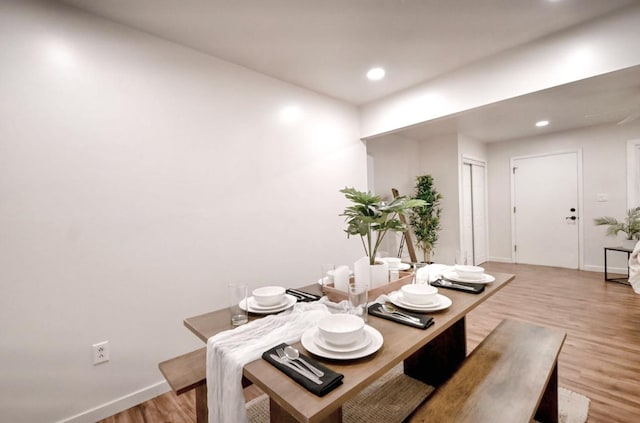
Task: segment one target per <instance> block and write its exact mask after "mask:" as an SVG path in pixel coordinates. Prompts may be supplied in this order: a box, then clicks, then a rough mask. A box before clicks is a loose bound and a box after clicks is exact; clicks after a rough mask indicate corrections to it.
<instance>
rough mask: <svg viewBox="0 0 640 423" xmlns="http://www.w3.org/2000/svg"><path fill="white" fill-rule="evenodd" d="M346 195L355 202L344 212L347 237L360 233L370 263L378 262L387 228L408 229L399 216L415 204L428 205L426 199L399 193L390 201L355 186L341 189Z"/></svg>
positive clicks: (415, 205) (401, 230)
mask: <svg viewBox="0 0 640 423" xmlns="http://www.w3.org/2000/svg"><path fill="white" fill-rule="evenodd" d="M340 192H341V193H343V194H344V195H345V197H346V198H347V199H348V200H349V201H351V202H353V205H351V206H349V207H347V208H346V209H345V210H344V213H342V214H341V215H340V216H345V220H346V222H347V228H346V229H345V232H346V233H347V237H350V236H351V235H359V236H360V239H361V240H362V245H363V247H364V252H365V254H366V255H367V257H369V264H371V265H373V264H375V260H376V253H377V252H378V248H379V247H380V244H381V243H382V240H383V239H384V236H385V235H386V234H387V232H389V231H392V232H404V231H406V230H407V226H406V225H405V224H404V223H402V222H401V221H400V220H399V219H398V217H399V215H400V214H404V213H405V212H406V211H407V210H409V209H412V208H414V207H420V206H424V204H425V202H424V201H422V200H416V199H410V198H407V197H397V198H395V199H394V200H393V201H392V202H391V203H389V204H386V203H385V202H384V201H382V199H381V198H380V197H379V196H377V195H373V194H370V193H368V192H362V191H358V190H356V189H355V188H344V189H341V190H340Z"/></svg>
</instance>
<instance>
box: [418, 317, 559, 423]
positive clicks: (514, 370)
mask: <svg viewBox="0 0 640 423" xmlns="http://www.w3.org/2000/svg"><path fill="white" fill-rule="evenodd" d="M565 337H566V334H565V332H564V331H562V330H558V329H550V328H545V327H541V326H536V325H533V324H530V323H523V322H516V321H513V320H505V321H503V322H502V323H500V324H499V325H498V327H497V328H496V329H495V330H494V331H493V332H491V334H490V335H489V336H487V338H486V339H485V340H484V341H482V343H480V345H478V347H477V348H476V349H475V350H474V351H473V352H472V353H471V354H470V355H469V356H468V357H467V358H466V359H465V360H464V362H463V363H462V364H461V365H460V367H459V368H458V369H457V370H456V372H455V373H454V374H453V376H451V378H450V379H449V380H447V381H446V382H445V383H444V384H443V385H442V386H440V387H439V388H438V389H436V391H435V393H434V394H433V395H432V396H431V397H429V398H428V399H427V401H425V402H424V403H423V404H421V405H420V406H419V407H418V408H417V409H416V410H415V411H414V413H413V414H412V415H411V416H410V418H409V419H408V421H409V422H412V423H419V422H438V423H444V422H472V423H483V422H486V423H500V422H504V423H517V422H523V423H529V422H531V421H533V419H534V416H535V419H537V420H538V421H542V422H549V423H557V421H558V355H559V353H560V349H561V348H562V344H563V343H564V339H565Z"/></svg>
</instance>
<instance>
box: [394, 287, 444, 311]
mask: <svg viewBox="0 0 640 423" xmlns="http://www.w3.org/2000/svg"><path fill="white" fill-rule="evenodd" d="M388 297H389V301H390V302H391V303H392V304H393V305H395V306H397V307H400V308H403V309H406V310H411V311H415V312H418V313H430V312H435V311H441V310H446V309H447V308H449V307H451V304H453V302H452V301H451V299H450V298H449V297H447V296H446V295H442V294H440V293H439V292H438V288H436V287H435V286H432V285H429V284H407V285H403V286H402V288H400V290H398V291H393V292H390V293H389V294H388Z"/></svg>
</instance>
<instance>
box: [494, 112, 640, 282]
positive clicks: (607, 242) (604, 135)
mask: <svg viewBox="0 0 640 423" xmlns="http://www.w3.org/2000/svg"><path fill="white" fill-rule="evenodd" d="M638 135H640V122H638V121H636V122H635V123H634V124H627V125H602V126H595V127H590V128H584V129H580V130H574V131H566V132H561V133H557V134H551V135H547V136H541V137H529V138H524V139H519V140H506V141H504V142H499V143H491V144H488V146H487V150H488V155H489V171H488V180H489V186H488V189H489V232H490V255H491V259H492V260H504V261H509V260H510V259H511V225H510V222H511V200H510V195H511V194H510V192H511V191H510V189H511V188H510V171H511V170H510V159H511V157H515V156H527V155H535V154H541V153H547V152H557V151H566V150H576V149H582V154H583V156H582V157H583V167H582V168H583V175H584V176H583V179H584V180H583V199H584V208H583V210H581V213H580V219H582V221H583V222H582V223H583V228H584V234H583V235H584V236H583V240H584V241H583V243H584V251H583V255H584V268H585V270H596V271H602V270H603V265H604V259H603V247H604V246H616V245H620V244H621V240H622V238H621V236H620V237H619V238H611V237H606V236H605V228H604V227H598V226H594V225H593V219H594V218H595V217H599V216H614V217H617V218H619V219H620V218H623V217H624V213H625V210H626V205H627V200H626V195H627V182H626V178H627V176H626V146H627V140H629V139H634V138H637V137H638ZM541 189H544V187H541ZM598 194H606V195H607V197H608V201H607V202H599V201H597V195H598ZM622 258H626V257H622ZM610 265H611V266H613V267H614V268H618V269H624V270H626V265H625V263H624V260H622V259H621V258H619V257H616V256H614V255H612V256H611V263H610Z"/></svg>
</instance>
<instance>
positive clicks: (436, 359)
mask: <svg viewBox="0 0 640 423" xmlns="http://www.w3.org/2000/svg"><path fill="white" fill-rule="evenodd" d="M466 355H467V336H466V326H465V318H464V317H462V318H461V319H460V320H458V321H457V322H456V323H454V324H453V325H452V326H451V327H450V328H449V329H447V330H445V331H444V332H442V333H441V334H440V335H438V337H437V338H435V339H434V340H433V341H431V342H429V343H428V344H427V345H426V346H425V347H424V348H422V349H420V350H419V351H416V352H415V353H414V354H413V355H412V356H410V357H409V358H407V359H406V360H405V361H404V373H405V374H406V375H407V376H411V377H412V378H414V379H418V380H420V381H422V382H424V383H426V384H428V385H431V386H436V387H437V386H440V385H441V384H442V383H443V382H445V381H446V380H447V379H449V377H450V376H451V375H452V374H453V373H454V372H455V370H456V369H457V368H458V366H460V364H461V363H462V361H463V360H464V359H465V357H466Z"/></svg>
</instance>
